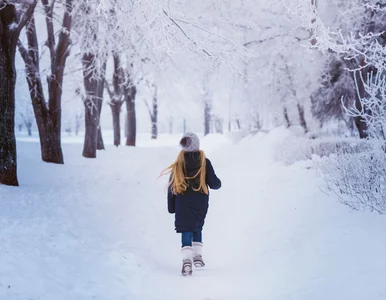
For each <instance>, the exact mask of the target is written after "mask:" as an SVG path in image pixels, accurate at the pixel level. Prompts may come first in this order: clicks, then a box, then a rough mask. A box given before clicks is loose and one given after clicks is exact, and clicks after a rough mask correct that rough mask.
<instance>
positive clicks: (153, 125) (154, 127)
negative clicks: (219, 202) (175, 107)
mask: <svg viewBox="0 0 386 300" xmlns="http://www.w3.org/2000/svg"><path fill="white" fill-rule="evenodd" d="M157 137H158V127H157V118H156V117H153V118H152V120H151V139H152V140H156V139H157Z"/></svg>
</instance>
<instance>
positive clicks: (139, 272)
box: [0, 128, 386, 300]
mask: <svg viewBox="0 0 386 300" xmlns="http://www.w3.org/2000/svg"><path fill="white" fill-rule="evenodd" d="M289 135H291V133H290V132H288V131H287V130H285V129H283V128H279V129H276V130H274V131H272V132H271V133H269V134H263V133H258V134H256V135H254V136H248V137H246V138H244V139H243V140H242V141H241V142H239V143H237V144H235V143H234V142H233V141H232V140H229V139H227V138H225V137H222V136H216V135H215V136H208V137H205V138H203V140H202V146H203V149H204V150H206V152H207V155H208V157H209V158H210V159H211V160H212V162H213V165H214V167H215V169H216V172H217V174H218V176H219V177H220V178H221V179H222V181H223V188H222V189H221V190H219V191H213V192H212V193H211V200H210V201H211V202H210V211H209V214H208V218H207V222H206V225H205V228H204V232H203V234H204V236H203V238H204V244H205V249H204V256H205V257H204V258H205V260H206V264H207V267H205V269H203V270H197V271H196V270H194V273H193V276H192V277H190V278H184V277H182V276H181V275H180V252H179V251H180V237H179V235H177V234H175V233H174V230H173V229H174V227H173V216H172V215H170V214H168V213H167V210H166V199H165V198H166V195H165V188H166V180H167V178H159V179H158V176H159V174H160V171H161V170H162V169H163V168H164V167H166V166H167V165H168V164H170V163H171V162H172V161H173V160H174V159H175V156H176V154H177V152H178V148H177V147H176V142H178V138H179V136H177V135H173V136H169V137H168V136H162V137H161V139H160V140H159V141H156V142H154V141H147V142H146V139H145V137H143V138H140V139H139V140H140V141H139V145H140V146H139V147H137V148H130V147H120V148H114V147H112V146H111V147H110V146H107V150H106V151H101V152H98V155H99V156H98V159H96V160H87V159H84V158H82V157H81V151H82V145H81V144H80V143H76V142H68V143H65V144H64V152H65V162H66V164H65V165H64V166H60V165H52V164H45V163H43V162H41V161H40V153H39V145H38V144H37V143H36V142H33V140H30V142H26V141H25V140H26V139H21V138H20V139H19V141H18V151H19V160H18V163H19V180H20V183H21V186H20V187H19V188H14V187H6V186H0V229H1V230H0V253H1V255H0V299H4V300H27V299H28V300H38V299H39V300H52V299H55V300H68V299H74V300H78V299H79V300H88V299H100V300H112V299H114V300H126V299H135V300H153V299H154V300H164V299H167V300H177V299H178V300H180V299H184V300H185V299H186V300H190V299H192V300H193V299H194V300H231V299H238V300H249V299H265V300H284V299H285V300H287V299H296V300H326V299H350V300H363V299H371V300H378V299H385V298H386V288H385V287H384V278H385V275H386V274H385V272H386V271H385V270H386V261H385V259H384V253H385V252H386V236H385V234H384V228H385V225H386V219H385V218H384V217H382V216H379V215H377V214H371V213H363V212H353V211H350V210H349V209H348V208H347V207H345V206H343V205H341V204H339V203H338V202H337V201H336V199H335V198H334V197H332V196H328V195H326V194H325V193H323V192H322V191H321V189H322V188H323V182H322V180H321V179H320V178H318V177H317V175H316V170H315V169H314V167H313V164H312V162H311V161H300V162H297V163H295V164H293V165H291V166H285V165H284V163H282V162H278V161H275V157H276V155H275V151H277V150H278V149H277V145H280V143H282V142H283V141H284V140H286V138H287V137H288V136H289ZM279 150H280V149H279Z"/></svg>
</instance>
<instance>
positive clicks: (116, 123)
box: [110, 102, 122, 147]
mask: <svg viewBox="0 0 386 300" xmlns="http://www.w3.org/2000/svg"><path fill="white" fill-rule="evenodd" d="M121 106H122V102H121V103H116V104H111V105H110V107H111V113H112V116H113V130H114V146H116V147H118V146H119V145H120V144H121V121H120V119H121Z"/></svg>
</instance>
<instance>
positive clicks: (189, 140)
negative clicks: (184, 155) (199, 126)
mask: <svg viewBox="0 0 386 300" xmlns="http://www.w3.org/2000/svg"><path fill="white" fill-rule="evenodd" d="M180 145H181V147H182V150H184V151H186V152H195V151H199V150H200V139H199V138H198V136H197V135H196V134H195V133H192V132H188V133H186V134H184V136H183V137H182V139H181V141H180Z"/></svg>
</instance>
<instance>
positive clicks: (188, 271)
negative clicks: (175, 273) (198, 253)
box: [181, 265, 193, 276]
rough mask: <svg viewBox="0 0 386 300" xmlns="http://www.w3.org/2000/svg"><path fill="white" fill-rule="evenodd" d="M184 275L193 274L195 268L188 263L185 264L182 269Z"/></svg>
mask: <svg viewBox="0 0 386 300" xmlns="http://www.w3.org/2000/svg"><path fill="white" fill-rule="evenodd" d="M181 273H182V276H192V273H193V270H192V266H189V265H186V266H184V269H183V270H182V272H181Z"/></svg>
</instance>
